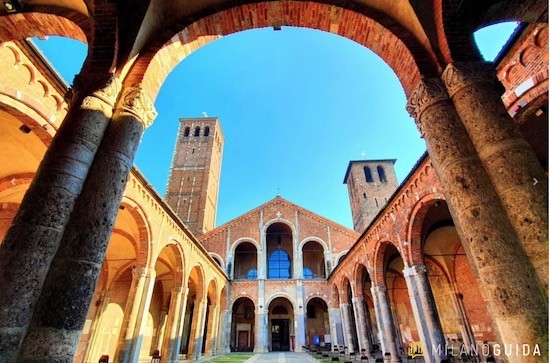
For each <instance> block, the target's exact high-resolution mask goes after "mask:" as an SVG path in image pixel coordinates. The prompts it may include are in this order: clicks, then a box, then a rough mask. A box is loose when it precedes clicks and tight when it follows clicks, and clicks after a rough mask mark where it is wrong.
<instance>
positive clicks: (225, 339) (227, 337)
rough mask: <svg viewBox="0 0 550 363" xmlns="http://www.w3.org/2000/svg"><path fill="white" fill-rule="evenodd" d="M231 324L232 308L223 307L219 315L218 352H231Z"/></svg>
mask: <svg viewBox="0 0 550 363" xmlns="http://www.w3.org/2000/svg"><path fill="white" fill-rule="evenodd" d="M231 324H232V310H230V309H225V310H224V311H223V313H222V315H221V316H220V325H219V329H218V330H219V334H220V343H219V345H218V354H227V353H230V352H231V349H230V343H231Z"/></svg>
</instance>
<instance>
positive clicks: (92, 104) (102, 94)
mask: <svg viewBox="0 0 550 363" xmlns="http://www.w3.org/2000/svg"><path fill="white" fill-rule="evenodd" d="M77 79H80V81H77ZM82 82H83V81H82V80H81V78H78V77H75V86H73V87H74V88H75V89H76V90H77V92H86V91H88V92H91V94H87V96H86V97H84V99H83V100H82V105H81V108H82V109H85V110H97V111H103V112H104V113H105V114H106V115H107V116H109V117H111V116H112V114H113V108H114V106H115V103H116V100H117V98H118V95H119V93H120V89H121V88H122V84H121V83H120V80H119V79H118V78H117V77H115V76H113V75H110V76H108V77H107V76H106V77H104V78H101V79H99V80H96V81H95V82H93V83H92V84H87V85H82V84H81V83H82ZM72 97H75V96H74V92H73V96H72Z"/></svg>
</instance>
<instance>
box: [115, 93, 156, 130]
mask: <svg viewBox="0 0 550 363" xmlns="http://www.w3.org/2000/svg"><path fill="white" fill-rule="evenodd" d="M115 115H118V116H131V117H135V118H137V119H138V120H139V121H140V122H141V123H142V124H143V128H144V129H146V128H147V127H149V126H151V124H152V123H153V120H154V119H155V118H156V117H157V111H156V110H155V106H154V105H153V102H152V101H151V99H150V98H149V96H148V95H147V94H146V93H145V91H144V90H143V88H142V87H141V85H139V84H135V85H132V86H130V87H124V89H123V90H122V95H121V96H120V98H119V100H118V102H117V105H116V109H115Z"/></svg>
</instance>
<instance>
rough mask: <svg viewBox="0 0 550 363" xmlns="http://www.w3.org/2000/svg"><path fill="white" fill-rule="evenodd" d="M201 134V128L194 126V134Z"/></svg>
mask: <svg viewBox="0 0 550 363" xmlns="http://www.w3.org/2000/svg"><path fill="white" fill-rule="evenodd" d="M200 134H201V128H200V127H199V126H197V127H195V134H194V136H200Z"/></svg>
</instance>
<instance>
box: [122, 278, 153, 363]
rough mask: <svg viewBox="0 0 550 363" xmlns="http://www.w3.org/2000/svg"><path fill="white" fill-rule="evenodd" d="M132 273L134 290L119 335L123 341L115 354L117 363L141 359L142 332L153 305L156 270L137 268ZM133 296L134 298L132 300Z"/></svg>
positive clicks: (127, 304) (128, 301) (129, 295)
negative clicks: (127, 314)
mask: <svg viewBox="0 0 550 363" xmlns="http://www.w3.org/2000/svg"><path fill="white" fill-rule="evenodd" d="M132 272H133V275H134V277H133V280H132V288H131V290H130V294H128V300H127V303H126V309H125V314H124V315H125V319H124V321H123V324H124V325H123V326H122V329H121V330H120V335H119V336H120V338H121V339H122V341H119V343H118V349H117V351H116V352H115V361H116V362H121V363H122V362H123V363H126V362H135V361H137V360H138V359H139V352H140V349H141V342H142V339H143V334H142V331H143V328H144V327H145V325H146V324H147V313H148V312H149V306H150V305H151V298H152V297H153V290H154V288H155V278H156V275H157V272H156V271H155V270H154V269H142V268H137V269H134V271H132ZM134 285H135V286H136V289H135V293H132V290H133V286H134ZM132 295H133V297H134V298H133V299H130V297H131V296H132ZM126 312H130V314H129V316H128V320H126Z"/></svg>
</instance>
